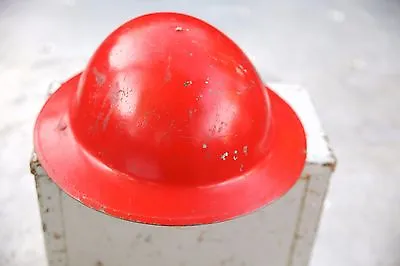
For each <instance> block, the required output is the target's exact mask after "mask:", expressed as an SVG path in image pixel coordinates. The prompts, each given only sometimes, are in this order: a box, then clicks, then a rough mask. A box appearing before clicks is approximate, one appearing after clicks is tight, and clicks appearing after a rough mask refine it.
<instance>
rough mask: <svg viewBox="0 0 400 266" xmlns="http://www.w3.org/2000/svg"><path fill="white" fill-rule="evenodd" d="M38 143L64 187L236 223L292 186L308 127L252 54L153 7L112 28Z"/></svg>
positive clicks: (193, 218)
mask: <svg viewBox="0 0 400 266" xmlns="http://www.w3.org/2000/svg"><path fill="white" fill-rule="evenodd" d="M35 150H36V152H37V154H38V157H39V160H40V161H41V163H42V164H43V166H44V168H45V169H46V171H47V172H48V174H49V176H50V177H51V178H52V179H53V180H54V182H55V183H57V184H58V185H59V186H60V187H61V188H62V189H63V190H64V191H65V192H66V193H68V194H69V195H71V196H72V197H74V198H76V199H78V200H80V201H81V202H83V203H84V204H86V205H87V206H89V207H92V208H94V209H97V210H101V211H103V212H105V213H107V214H110V215H113V216H116V217H119V218H122V219H127V220H132V221H137V222H143V223H152V224H154V223H155V224H164V225H188V224H202V223H212V222H218V221H223V220H227V219H231V218H233V217H236V216H239V215H243V214H246V213H249V212H251V211H254V210H256V209H257V208H259V207H262V206H264V205H266V204H268V203H270V202H271V201H273V200H274V199H276V198H277V197H279V196H281V195H282V194H284V193H285V192H287V191H288V190H289V189H290V188H291V186H292V185H293V184H294V183H295V182H296V181H297V179H298V177H299V175H300V173H301V170H302V168H303V166H304V161H305V136H304V132H303V128H302V125H301V123H300V122H299V120H298V118H297V117H296V115H295V114H294V112H293V111H292V109H291V108H290V107H289V106H288V105H287V104H286V103H285V102H283V101H282V100H281V99H280V98H279V97H278V96H277V95H276V94H274V93H273V92H272V91H270V90H269V89H267V88H265V86H264V85H263V83H262V81H261V79H260V77H259V76H258V74H257V72H256V70H255V69H254V67H253V65H252V64H251V62H250V61H249V59H248V58H247V57H246V55H245V54H244V53H243V52H242V50H240V48H239V47H237V46H236V45H235V43H234V42H232V41H231V40H230V39H229V38H228V37H226V36H225V35H224V34H223V33H221V32H220V31H218V30H217V29H215V28H214V27H212V26H210V25H208V24H207V23H205V22H203V21H201V20H198V19H196V18H193V17H190V16H186V15H182V14H175V13H156V14H150V15H146V16H142V17H138V18H136V19H133V20H131V21H129V22H127V23H126V24H124V25H122V26H121V27H120V28H118V29H117V30H116V31H114V32H113V33H111V35H110V36H108V37H107V38H106V39H105V41H104V42H103V43H102V44H101V45H100V46H99V48H98V49H97V51H96V52H95V53H94V55H93V56H92V58H91V60H90V62H89V64H88V66H87V68H86V69H85V71H84V72H83V73H81V74H79V75H77V76H75V77H73V78H72V79H70V80H69V81H67V82H66V83H64V84H63V85H62V87H61V88H60V89H59V90H58V91H57V92H56V93H55V94H53V95H52V96H51V97H50V99H49V100H48V102H47V103H46V105H45V106H44V108H43V110H42V111H41V113H40V115H39V117H38V120H37V123H36V128H35Z"/></svg>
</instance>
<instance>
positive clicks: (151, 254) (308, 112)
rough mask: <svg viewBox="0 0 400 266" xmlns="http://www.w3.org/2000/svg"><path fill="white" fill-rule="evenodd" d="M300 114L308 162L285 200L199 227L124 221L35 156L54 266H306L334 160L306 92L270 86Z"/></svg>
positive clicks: (36, 175)
mask: <svg viewBox="0 0 400 266" xmlns="http://www.w3.org/2000/svg"><path fill="white" fill-rule="evenodd" d="M271 87H272V88H273V89H274V91H276V92H277V93H278V94H279V95H281V96H282V97H283V98H284V99H285V100H286V101H287V102H288V103H289V104H290V105H291V106H292V107H293V108H294V109H295V111H296V112H297V113H298V115H299V116H300V119H301V120H302V122H303V124H304V127H305V130H306V134H307V141H308V147H307V149H308V150H307V164H306V167H305V169H304V171H303V173H302V177H301V179H300V180H299V181H298V182H297V184H296V185H295V186H294V187H293V188H292V189H291V190H290V191H289V192H288V193H287V194H286V195H284V196H283V197H282V198H281V199H279V200H277V201H276V202H274V203H273V204H271V205H269V206H267V207H265V208H263V209H262V210H259V211H257V212H255V213H253V214H251V215H248V216H245V217H241V218H238V219H235V220H232V221H228V222H224V223H220V224H214V225H203V226H195V227H159V226H150V225H143V224H137V223H131V222H126V221H122V220H118V219H116V218H112V217H109V216H107V215H105V214H103V213H99V212H96V211H94V210H92V209H89V208H87V207H85V206H83V205H82V204H80V203H79V202H77V201H75V200H74V199H72V198H70V197H69V196H67V195H66V194H64V193H63V192H62V191H61V190H60V189H59V188H58V187H57V186H56V185H55V184H54V183H53V182H52V181H51V180H50V179H49V177H48V176H47V174H46V172H45V170H44V169H43V168H42V167H41V166H40V162H38V161H37V159H36V158H35V156H33V157H34V158H33V159H32V161H31V170H32V173H33V174H34V175H35V179H36V184H37V194H38V199H39V203H40V210H41V216H42V221H43V232H44V235H45V242H46V243H45V244H46V249H47V257H48V261H49V266H305V265H307V264H308V261H309V258H310V255H311V251H312V246H313V242H314V239H315V236H316V231H317V229H318V224H319V220H320V214H321V210H322V207H323V203H324V198H325V194H326V191H327V188H328V185H329V179H330V176H331V174H332V172H333V171H334V168H335V164H336V160H335V157H334V155H333V154H332V151H331V149H330V148H329V144H328V143H327V138H326V136H325V134H324V133H323V131H322V128H321V125H320V122H319V120H318V117H317V115H316V113H315V110H314V107H313V105H312V102H311V100H310V97H309V95H308V93H307V91H306V90H304V89H302V88H300V87H298V86H290V85H282V84H271Z"/></svg>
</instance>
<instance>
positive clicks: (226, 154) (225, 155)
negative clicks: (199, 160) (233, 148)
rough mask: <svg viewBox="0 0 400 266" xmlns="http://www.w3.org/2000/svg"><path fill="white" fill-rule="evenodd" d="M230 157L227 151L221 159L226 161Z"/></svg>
mask: <svg viewBox="0 0 400 266" xmlns="http://www.w3.org/2000/svg"><path fill="white" fill-rule="evenodd" d="M228 156H229V152H227V151H226V152H224V153H223V154H222V155H221V159H222V160H224V161H225V160H226V158H227V157H228Z"/></svg>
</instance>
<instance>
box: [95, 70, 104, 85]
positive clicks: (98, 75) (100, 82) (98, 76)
mask: <svg viewBox="0 0 400 266" xmlns="http://www.w3.org/2000/svg"><path fill="white" fill-rule="evenodd" d="M93 74H94V76H95V79H96V84H97V86H99V87H101V86H103V85H104V83H105V82H106V75H104V74H103V73H101V72H100V71H98V70H97V68H93Z"/></svg>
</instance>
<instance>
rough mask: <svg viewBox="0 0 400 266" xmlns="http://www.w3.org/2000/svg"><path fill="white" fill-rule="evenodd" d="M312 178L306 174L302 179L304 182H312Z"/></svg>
mask: <svg viewBox="0 0 400 266" xmlns="http://www.w3.org/2000/svg"><path fill="white" fill-rule="evenodd" d="M310 178H311V175H310V174H305V175H303V176H302V177H301V179H302V180H305V181H308V180H310Z"/></svg>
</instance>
